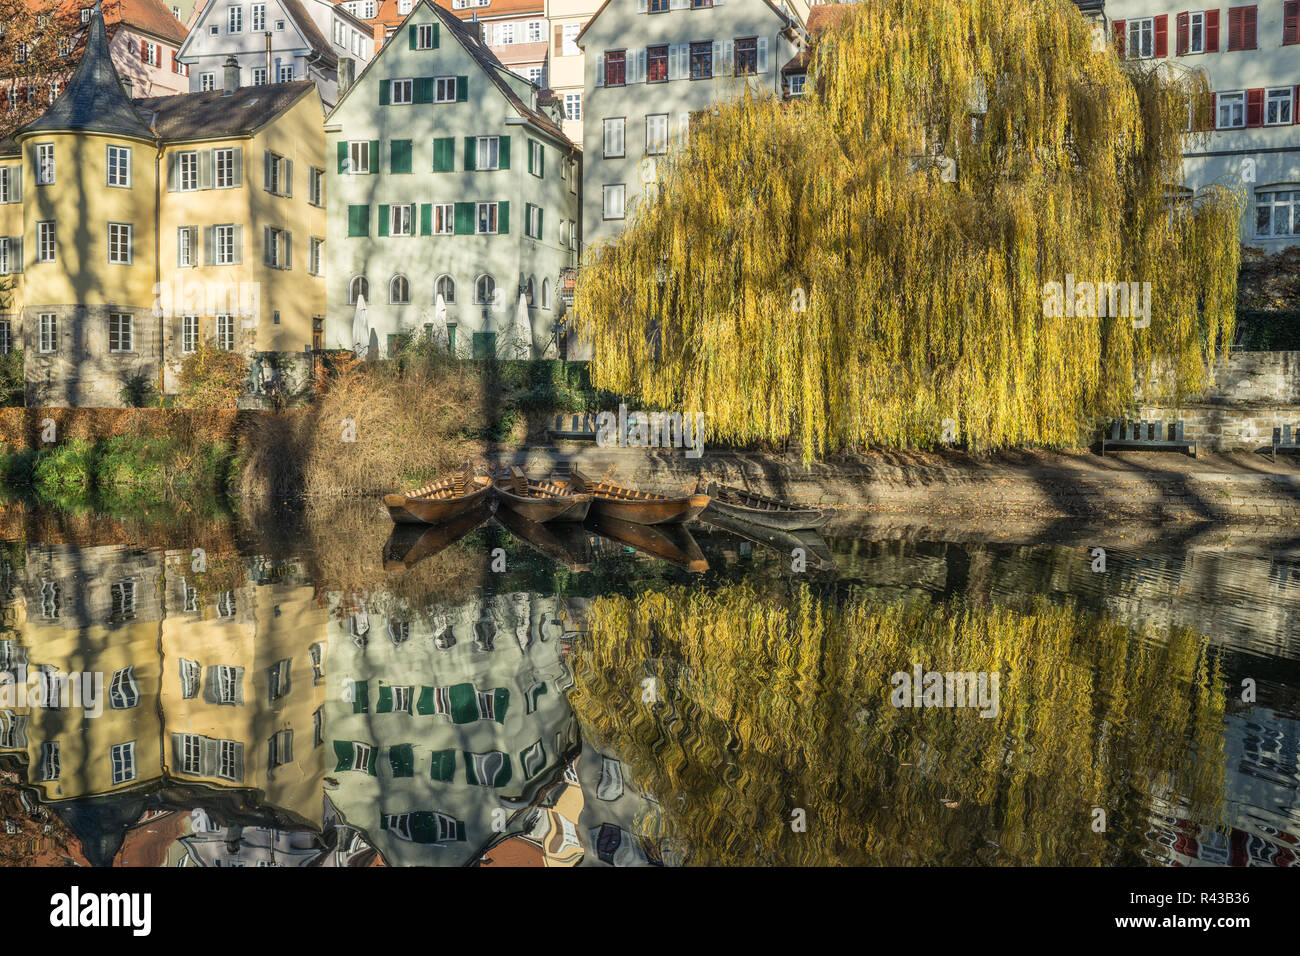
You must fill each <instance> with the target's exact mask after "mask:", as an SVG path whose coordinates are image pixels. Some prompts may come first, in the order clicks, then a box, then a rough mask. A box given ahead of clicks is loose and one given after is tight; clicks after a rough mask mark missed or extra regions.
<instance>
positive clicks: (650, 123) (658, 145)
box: [645, 113, 668, 156]
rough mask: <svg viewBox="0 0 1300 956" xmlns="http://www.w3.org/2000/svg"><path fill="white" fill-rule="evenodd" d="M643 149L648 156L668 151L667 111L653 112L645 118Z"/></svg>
mask: <svg viewBox="0 0 1300 956" xmlns="http://www.w3.org/2000/svg"><path fill="white" fill-rule="evenodd" d="M645 151H646V155H648V156H658V155H660V154H661V153H666V152H668V114H667V113H655V114H652V115H650V116H647V117H646V118H645Z"/></svg>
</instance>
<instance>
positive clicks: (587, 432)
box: [546, 412, 596, 441]
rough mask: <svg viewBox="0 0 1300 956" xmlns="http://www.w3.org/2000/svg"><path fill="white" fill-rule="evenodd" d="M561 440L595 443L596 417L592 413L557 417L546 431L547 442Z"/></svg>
mask: <svg viewBox="0 0 1300 956" xmlns="http://www.w3.org/2000/svg"><path fill="white" fill-rule="evenodd" d="M556 438H559V439H561V440H564V441H595V440H596V416H595V415H594V414H592V413H590V412H588V413H587V414H585V415H556V416H555V418H554V419H553V420H552V421H551V427H550V428H548V429H546V440H547V441H552V440H554V439H556Z"/></svg>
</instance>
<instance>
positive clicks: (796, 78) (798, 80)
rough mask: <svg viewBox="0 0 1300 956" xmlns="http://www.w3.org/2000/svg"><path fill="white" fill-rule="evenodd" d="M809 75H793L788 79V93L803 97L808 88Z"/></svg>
mask: <svg viewBox="0 0 1300 956" xmlns="http://www.w3.org/2000/svg"><path fill="white" fill-rule="evenodd" d="M807 81H808V75H807V74H806V73H792V74H790V76H789V77H788V78H787V79H786V86H785V88H786V92H788V93H789V94H790V95H791V96H802V95H803V93H804V90H805V89H806V88H807V87H806V84H807Z"/></svg>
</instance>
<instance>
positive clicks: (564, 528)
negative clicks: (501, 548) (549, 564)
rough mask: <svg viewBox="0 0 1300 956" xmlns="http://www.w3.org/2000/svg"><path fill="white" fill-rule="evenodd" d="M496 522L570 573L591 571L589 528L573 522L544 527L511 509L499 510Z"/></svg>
mask: <svg viewBox="0 0 1300 956" xmlns="http://www.w3.org/2000/svg"><path fill="white" fill-rule="evenodd" d="M496 519H497V521H498V522H500V524H501V525H502V526H504V527H505V529H506V530H507V531H509V532H510V533H511V534H513V535H514V536H515V537H517V538H519V539H520V540H521V541H524V542H526V543H527V544H528V545H529V546H531V547H532V548H533V550H535V551H538V552H540V553H541V554H543V555H545V556H546V557H548V558H550V559H551V560H552V561H555V562H557V563H559V564H562V565H564V566H565V567H566V568H568V569H569V570H570V571H587V570H589V569H590V568H591V553H590V552H591V548H590V547H589V546H588V543H587V542H588V540H589V536H588V534H587V530H586V528H584V527H583V526H582V525H580V524H575V523H574V522H572V521H555V522H552V523H550V524H541V523H540V522H537V521H529V520H528V519H527V518H525V517H524V516H523V515H521V514H519V513H518V512H516V511H512V510H510V509H509V508H498V509H497V512H496Z"/></svg>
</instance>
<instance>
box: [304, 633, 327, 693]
mask: <svg viewBox="0 0 1300 956" xmlns="http://www.w3.org/2000/svg"><path fill="white" fill-rule="evenodd" d="M307 659H308V660H309V661H311V679H312V683H314V684H319V683H320V682H321V681H322V680H324V679H325V645H324V644H322V643H321V642H320V641H316V642H315V643H314V644H312V645H311V646H310V647H308V648H307Z"/></svg>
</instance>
